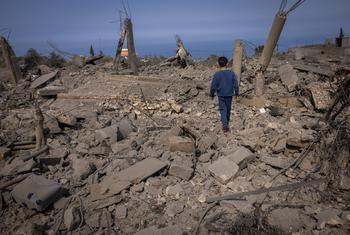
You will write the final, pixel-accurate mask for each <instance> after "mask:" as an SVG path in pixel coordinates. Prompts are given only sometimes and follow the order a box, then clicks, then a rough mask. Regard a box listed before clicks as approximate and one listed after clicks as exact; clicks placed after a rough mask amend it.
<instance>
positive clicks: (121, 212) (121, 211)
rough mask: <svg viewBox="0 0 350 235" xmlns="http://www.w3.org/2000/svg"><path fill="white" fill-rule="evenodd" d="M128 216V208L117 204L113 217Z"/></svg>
mask: <svg viewBox="0 0 350 235" xmlns="http://www.w3.org/2000/svg"><path fill="white" fill-rule="evenodd" d="M127 216H128V208H126V207H125V206H123V205H120V206H117V208H116V209H115V214H114V217H115V218H116V219H125V218H126V217H127Z"/></svg>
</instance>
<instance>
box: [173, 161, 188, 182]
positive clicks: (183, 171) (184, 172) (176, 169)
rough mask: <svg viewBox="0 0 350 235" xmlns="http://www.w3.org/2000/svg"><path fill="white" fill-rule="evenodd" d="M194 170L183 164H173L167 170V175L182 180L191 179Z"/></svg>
mask: <svg viewBox="0 0 350 235" xmlns="http://www.w3.org/2000/svg"><path fill="white" fill-rule="evenodd" d="M193 172H194V169H193V168H192V167H191V165H190V166H188V165H187V164H185V163H183V162H179V161H176V162H173V163H171V165H170V168H169V175H173V176H176V177H179V178H181V179H183V180H189V179H191V177H192V175H193Z"/></svg>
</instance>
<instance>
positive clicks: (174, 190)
mask: <svg viewBox="0 0 350 235" xmlns="http://www.w3.org/2000/svg"><path fill="white" fill-rule="evenodd" d="M183 193H184V189H183V188H182V186H181V184H176V185H174V186H168V187H167V188H166V189H165V194H166V195H169V196H174V197H177V198H178V197H180V195H181V194H183Z"/></svg>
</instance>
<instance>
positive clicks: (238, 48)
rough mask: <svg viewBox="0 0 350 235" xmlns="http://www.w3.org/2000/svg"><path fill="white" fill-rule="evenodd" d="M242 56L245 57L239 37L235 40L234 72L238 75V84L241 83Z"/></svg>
mask: <svg viewBox="0 0 350 235" xmlns="http://www.w3.org/2000/svg"><path fill="white" fill-rule="evenodd" d="M242 58H243V44H242V42H241V40H240V39H237V40H235V49H234V54H233V72H234V73H235V75H236V79H237V81H238V84H240V82H241V73H242Z"/></svg>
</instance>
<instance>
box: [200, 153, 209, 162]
mask: <svg viewBox="0 0 350 235" xmlns="http://www.w3.org/2000/svg"><path fill="white" fill-rule="evenodd" d="M211 157H212V154H211V153H205V154H202V155H200V156H199V158H198V161H200V162H209V161H210V159H211Z"/></svg>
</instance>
